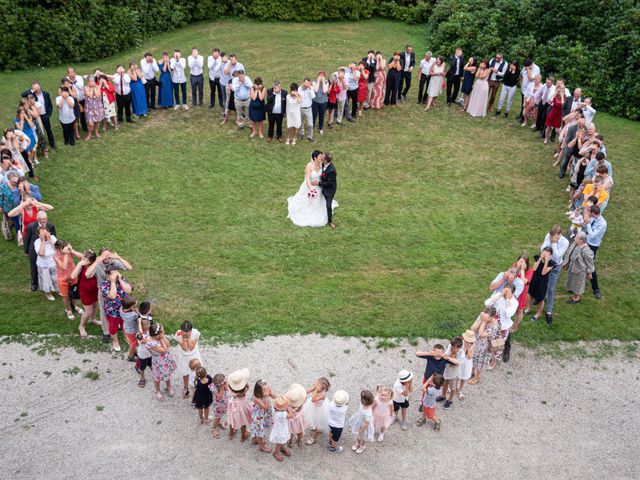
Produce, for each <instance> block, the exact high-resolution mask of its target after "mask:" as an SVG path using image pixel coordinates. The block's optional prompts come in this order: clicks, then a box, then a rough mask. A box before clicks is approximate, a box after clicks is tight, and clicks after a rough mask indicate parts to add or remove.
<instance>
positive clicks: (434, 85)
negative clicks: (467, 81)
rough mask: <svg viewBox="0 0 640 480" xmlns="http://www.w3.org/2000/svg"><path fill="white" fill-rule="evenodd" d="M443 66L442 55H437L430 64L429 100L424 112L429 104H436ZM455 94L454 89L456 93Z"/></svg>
mask: <svg viewBox="0 0 640 480" xmlns="http://www.w3.org/2000/svg"><path fill="white" fill-rule="evenodd" d="M445 68H446V65H445V63H444V57H442V56H440V57H438V58H437V60H436V62H435V63H434V64H433V65H432V66H431V78H430V79H429V87H428V88H427V95H429V100H428V101H427V106H426V107H425V108H424V111H425V112H428V111H429V110H430V109H431V106H434V107H435V106H436V100H437V98H438V97H439V96H440V94H441V93H442V80H443V78H444V70H445ZM448 83H449V82H447V85H448ZM447 88H448V87H447ZM457 94H458V93H457V91H456V95H457Z"/></svg>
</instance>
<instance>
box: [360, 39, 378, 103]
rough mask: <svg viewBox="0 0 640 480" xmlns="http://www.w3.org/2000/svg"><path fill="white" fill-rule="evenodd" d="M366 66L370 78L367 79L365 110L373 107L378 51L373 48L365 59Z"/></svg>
mask: <svg viewBox="0 0 640 480" xmlns="http://www.w3.org/2000/svg"><path fill="white" fill-rule="evenodd" d="M363 60H364V63H365V68H366V69H367V71H368V72H369V78H368V80H367V99H366V101H365V103H364V108H365V110H366V109H368V108H370V107H371V95H372V93H373V86H374V84H375V82H376V69H377V61H376V53H375V52H374V51H373V50H369V51H368V52H367V57H366V58H364V59H363Z"/></svg>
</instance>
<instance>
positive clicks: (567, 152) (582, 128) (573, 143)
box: [558, 114, 586, 178]
mask: <svg viewBox="0 0 640 480" xmlns="http://www.w3.org/2000/svg"><path fill="white" fill-rule="evenodd" d="M580 115H582V114H580ZM585 134H586V121H585V119H584V118H578V120H577V121H576V123H575V125H573V126H571V127H569V128H568V129H567V133H566V135H565V136H564V144H565V147H564V149H563V150H562V152H561V153H560V155H561V156H562V160H561V163H560V173H559V175H558V176H559V178H564V177H565V175H566V173H567V167H568V166H569V165H570V163H571V159H572V158H573V157H574V156H577V155H578V152H580V147H579V143H578V141H579V140H580V141H581V139H582V138H584V137H585Z"/></svg>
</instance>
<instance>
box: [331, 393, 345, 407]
mask: <svg viewBox="0 0 640 480" xmlns="http://www.w3.org/2000/svg"><path fill="white" fill-rule="evenodd" d="M348 401H349V394H348V393H347V392H345V391H344V390H338V391H336V393H334V394H333V403H335V404H336V405H337V406H338V407H341V406H342V405H345V404H346V403H347V402H348Z"/></svg>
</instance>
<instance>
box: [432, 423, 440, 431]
mask: <svg viewBox="0 0 640 480" xmlns="http://www.w3.org/2000/svg"><path fill="white" fill-rule="evenodd" d="M433 429H434V430H435V431H436V432H439V431H440V422H436V424H435V425H434V426H433Z"/></svg>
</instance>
